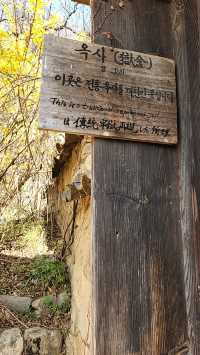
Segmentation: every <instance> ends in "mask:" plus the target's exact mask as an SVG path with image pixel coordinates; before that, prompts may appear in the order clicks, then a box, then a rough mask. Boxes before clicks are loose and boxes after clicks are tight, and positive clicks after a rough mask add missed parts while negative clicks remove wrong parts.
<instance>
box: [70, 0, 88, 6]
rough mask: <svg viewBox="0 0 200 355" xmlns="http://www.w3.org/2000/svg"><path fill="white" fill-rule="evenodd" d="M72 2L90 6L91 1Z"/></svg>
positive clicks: (77, 0) (78, 0) (75, 0)
mask: <svg viewBox="0 0 200 355" xmlns="http://www.w3.org/2000/svg"><path fill="white" fill-rule="evenodd" d="M72 1H73V2H77V3H79V4H83V5H90V0H72Z"/></svg>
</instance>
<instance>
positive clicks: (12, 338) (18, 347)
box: [0, 328, 23, 355]
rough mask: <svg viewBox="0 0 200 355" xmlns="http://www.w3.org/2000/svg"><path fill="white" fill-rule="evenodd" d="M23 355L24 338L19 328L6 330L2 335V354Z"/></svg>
mask: <svg viewBox="0 0 200 355" xmlns="http://www.w3.org/2000/svg"><path fill="white" fill-rule="evenodd" d="M22 353H23V338H22V335H21V331H20V329H18V328H11V329H6V330H4V331H3V332H1V333H0V354H1V355H21V354H22Z"/></svg>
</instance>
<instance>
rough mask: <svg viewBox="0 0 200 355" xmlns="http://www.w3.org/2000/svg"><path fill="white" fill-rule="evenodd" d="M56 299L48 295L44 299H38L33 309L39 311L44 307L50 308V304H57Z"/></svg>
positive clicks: (33, 304) (34, 302) (33, 303)
mask: <svg viewBox="0 0 200 355" xmlns="http://www.w3.org/2000/svg"><path fill="white" fill-rule="evenodd" d="M55 300H56V297H55V296H53V295H47V296H44V297H40V298H37V299H36V300H34V301H33V302H32V304H31V306H32V308H34V309H37V310H42V309H43V308H44V306H48V305H49V304H56V301H55Z"/></svg>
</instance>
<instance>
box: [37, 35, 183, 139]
mask: <svg viewBox="0 0 200 355" xmlns="http://www.w3.org/2000/svg"><path fill="white" fill-rule="evenodd" d="M40 128H41V129H48V130H55V131H63V132H68V133H74V134H83V135H84V134H85V135H93V136H97V137H98V136H99V137H104V138H115V139H125V140H136V141H143V142H153V143H162V144H176V143H177V105H176V80H175V63H174V61H173V60H171V59H167V58H162V57H158V56H153V55H149V54H144V53H138V52H131V51H127V50H121V49H115V48H111V47H106V46H99V45H95V44H91V43H82V42H78V41H73V40H68V39H65V38H58V37H55V36H52V35H47V36H46V38H45V50H44V61H43V80H42V88H41V100H40Z"/></svg>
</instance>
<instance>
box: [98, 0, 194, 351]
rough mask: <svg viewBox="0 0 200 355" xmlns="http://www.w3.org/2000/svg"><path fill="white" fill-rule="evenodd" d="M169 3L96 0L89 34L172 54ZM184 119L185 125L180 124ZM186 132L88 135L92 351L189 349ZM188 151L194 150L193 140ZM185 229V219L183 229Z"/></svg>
mask: <svg viewBox="0 0 200 355" xmlns="http://www.w3.org/2000/svg"><path fill="white" fill-rule="evenodd" d="M189 2H191V3H194V2H195V0H194V1H192V0H190V1H189ZM196 2H197V0H196ZM122 3H123V4H124V6H121V5H122ZM176 3H178V2H176ZM119 5H120V6H119ZM172 7H173V4H171V3H170V2H168V1H164V0H162V1H161V0H160V1H159V0H132V1H128V0H127V1H125V0H124V1H123V2H122V1H111V0H108V1H102V0H93V3H92V10H93V33H94V39H95V41H96V42H97V43H101V44H112V45H113V46H115V47H120V48H123V49H126V48H127V49H130V50H136V51H143V52H145V53H156V54H158V55H162V56H165V57H169V58H173V57H174V54H175V48H174V43H175V42H174V34H173V31H172V30H173V27H172V26H173V21H172ZM177 11H178V10H177ZM188 11H190V9H189V7H188ZM187 16H189V15H187ZM188 21H189V18H188ZM195 25H196V26H197V23H196V22H195V24H193V27H194V26H195ZM177 31H178V29H177ZM109 38H112V43H110V42H109V41H110V39H109ZM177 41H178V39H177ZM180 41H181V40H180ZM188 50H189V44H188ZM195 50H196V51H197V47H196V48H195ZM179 55H182V53H180V52H179V51H177V56H179ZM197 57H198V56H197ZM179 61H181V59H180V58H179ZM187 63H188V62H187ZM182 67H183V68H184V67H185V63H182ZM198 68H199V64H198ZM181 75H182V74H181V73H179V80H180V81H181ZM184 75H186V76H187V73H184ZM183 84H184V83H183ZM190 86H191V88H192V82H190ZM197 88H198V87H197ZM185 89H186V88H185ZM179 91H181V86H180V87H179ZM179 95H181V92H180V93H179ZM196 95H197V94H196ZM193 100H195V98H194V99H193ZM182 101H183V100H182ZM194 103H196V101H195V102H194ZM183 105H184V104H183ZM196 105H197V103H196ZM196 108H197V107H195V108H191V109H190V110H194V109H196ZM188 109H189V108H188V107H187V112H188ZM183 110H184V108H183V107H182V109H181V112H182V111H183ZM189 112H191V111H189ZM184 115H186V113H185V112H184ZM184 117H185V116H184ZM180 119H182V117H180ZM185 119H186V117H185ZM185 125H186V123H185V124H183V130H182V132H185V131H187V129H186V127H185ZM195 127H196V128H197V119H196V120H195V121H194V125H193V128H194V129H195ZM182 134H183V133H182ZM183 139H184V138H182V137H181V142H182V143H180V145H181V147H182V148H181V149H180V146H178V147H167V146H165V147H163V146H161V145H153V144H144V143H132V142H123V141H111V140H103V139H95V141H94V147H93V181H94V183H93V194H94V211H93V214H94V215H93V230H94V231H93V251H94V254H93V255H94V256H93V257H94V260H93V276H94V355H136V354H137V355H171V354H188V345H187V339H188V332H187V328H188V323H187V315H186V308H187V307H186V302H185V288H184V285H185V281H187V280H186V278H185V279H184V272H183V270H184V268H183V266H184V258H183V253H182V250H183V249H182V235H183V234H182V233H183V230H184V228H185V225H184V221H183V219H184V218H185V219H186V218H187V212H185V211H184V212H183V214H182V211H181V210H180V171H181V181H182V180H184V178H185V174H186V169H185V166H186V165H185V164H186V160H187V159H189V150H188V148H187V149H186V151H185V153H183V154H182V151H183V150H184V147H185V143H184V141H183ZM188 144H189V143H188ZM193 153H194V154H197V146H196V145H195V147H194V150H193ZM180 161H181V163H182V168H180ZM191 164H192V162H191ZM193 168H194V167H193ZM194 169H196V168H194ZM188 179H190V177H188ZM195 181H196V180H195ZM196 182H197V181H196ZM184 186H185V189H184V188H183V189H182V205H181V206H182V209H183V207H184V203H185V202H186V203H188V199H190V200H191V198H190V196H189V194H190V189H189V187H187V186H186V185H184ZM196 189H197V190H194V191H193V204H194V208H197V207H196V206H197V205H196V204H197V191H198V190H199V187H197V186H196ZM186 195H187V196H186ZM195 211H196V209H195ZM195 216H196V218H197V212H195ZM190 231H191V230H190V226H188V231H186V233H187V232H188V233H189V232H190ZM186 258H187V256H186ZM190 266H191V265H189V272H190V271H191V269H190ZM189 276H190V275H189ZM188 290H189V289H188ZM191 317H192V316H191ZM194 354H199V352H194Z"/></svg>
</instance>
